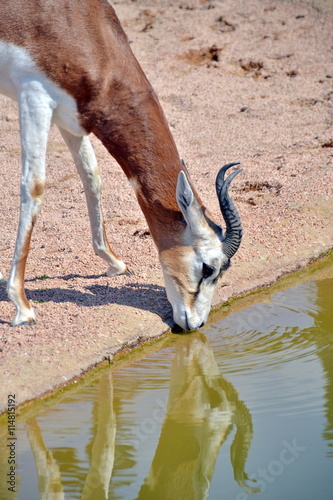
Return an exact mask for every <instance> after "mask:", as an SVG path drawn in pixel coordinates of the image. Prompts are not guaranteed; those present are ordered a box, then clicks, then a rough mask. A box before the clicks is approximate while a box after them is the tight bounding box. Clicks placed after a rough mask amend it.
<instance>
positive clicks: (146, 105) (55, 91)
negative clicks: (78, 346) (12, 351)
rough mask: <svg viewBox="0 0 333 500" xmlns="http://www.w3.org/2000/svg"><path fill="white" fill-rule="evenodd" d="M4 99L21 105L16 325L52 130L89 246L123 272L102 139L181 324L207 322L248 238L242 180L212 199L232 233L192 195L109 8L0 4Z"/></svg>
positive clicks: (101, 1) (29, 318)
mask: <svg viewBox="0 0 333 500" xmlns="http://www.w3.org/2000/svg"><path fill="white" fill-rule="evenodd" d="M0 40H1V41H0V64H1V73H0V91H1V92H2V93H3V94H5V95H7V96H9V97H11V98H13V99H16V100H17V101H18V104H19V121H20V130H21V147H22V181H21V206H20V220H19V227H18V236H17V241H16V246H15V252H14V258H13V263H12V267H11V271H10V275H9V279H8V282H7V293H8V296H9V298H10V299H11V300H12V302H13V303H14V305H15V307H16V316H15V318H14V320H13V322H12V324H13V325H20V324H25V323H28V324H31V323H34V321H35V315H34V311H33V308H32V307H31V305H30V303H29V301H28V300H27V297H26V295H25V291H24V273H25V267H26V261H27V256H28V252H29V245H30V238H31V233H32V229H33V226H34V225H35V223H36V220H37V216H38V213H39V211H40V208H41V203H42V198H43V193H44V189H45V151H46V143H47V137H48V132H49V129H50V126H51V123H52V122H54V123H56V125H57V126H58V127H59V129H60V132H61V134H62V136H63V138H64V140H65V142H66V144H67V146H68V147H69V149H70V151H71V153H72V155H73V158H74V162H75V164H76V167H77V170H78V172H79V175H80V177H81V179H82V182H83V186H84V189H85V195H86V199H87V205H88V212H89V218H90V224H91V231H92V240H93V247H94V250H95V252H96V254H97V255H99V256H100V257H101V258H102V259H104V260H105V261H106V262H107V263H108V265H109V269H108V275H109V276H115V275H118V274H122V273H126V272H127V268H126V265H125V264H124V262H123V261H122V260H120V259H119V258H118V257H117V256H116V255H115V253H114V252H113V251H112V250H111V248H110V245H109V243H108V240H107V237H106V233H105V229H104V223H103V217H102V212H101V205H100V190H101V179H100V175H99V171H98V167H97V162H96V158H95V155H94V152H93V149H92V146H91V143H90V141H89V138H88V134H89V133H91V132H92V133H93V134H95V135H96V136H97V137H98V138H99V139H100V140H101V141H102V143H103V144H104V146H105V147H106V148H107V150H108V151H109V152H110V154H111V155H112V156H113V157H114V158H115V159H116V161H117V162H118V163H119V164H120V166H121V167H122V169H123V171H124V172H125V174H126V176H127V178H128V179H129V181H130V183H131V184H132V186H133V188H134V191H135V194H136V196H137V199H138V202H139V205H140V207H141V209H142V211H143V213H144V215H145V217H146V220H147V223H148V226H149V229H150V232H151V235H152V237H153V240H154V242H155V244H156V246H157V250H158V254H159V258H160V262H161V266H162V270H163V274H164V279H165V285H166V292H167V296H168V299H169V301H170V303H171V305H172V308H173V315H174V320H175V322H176V323H177V324H178V325H180V326H181V327H182V328H184V329H187V330H194V329H197V328H199V327H200V326H201V325H202V324H203V323H204V322H205V321H206V319H207V316H208V314H209V310H210V306H211V300H212V296H213V292H214V288H215V286H214V285H215V284H216V282H217V278H218V277H219V276H220V275H221V274H222V273H223V272H224V271H225V270H226V269H227V267H228V266H229V263H230V259H231V257H232V256H233V255H234V253H235V252H236V251H237V249H238V247H239V245H240V241H241V236H242V229H241V224H240V219H239V216H238V213H237V210H236V208H235V207H234V205H233V202H232V200H231V199H230V197H229V195H228V186H229V184H230V182H231V180H232V179H233V178H234V176H235V175H236V174H237V173H238V172H239V171H240V170H238V171H235V172H233V173H232V174H231V175H229V177H228V178H227V179H226V180H224V175H225V172H226V170H227V169H228V168H229V167H230V166H231V165H232V164H229V165H226V166H225V167H223V168H222V169H221V171H220V172H219V174H218V176H217V179H216V190H217V195H218V199H219V202H220V207H221V211H222V215H223V217H224V220H225V223H226V234H225V235H223V232H222V229H221V227H220V226H219V225H218V224H216V223H215V222H213V220H212V218H211V216H210V215H209V213H208V212H207V210H206V209H205V207H204V206H203V204H202V202H201V200H200V198H199V197H198V195H197V193H196V191H195V190H194V188H193V187H192V184H191V181H190V179H189V177H188V175H187V172H186V168H185V167H184V164H183V163H182V162H181V160H180V158H179V154H178V152H177V148H176V145H175V143H174V140H173V137H172V135H171V132H170V130H169V127H168V124H167V121H166V119H165V116H164V114H163V111H162V109H161V106H160V104H159V101H158V99H157V96H156V94H155V92H154V90H153V89H152V87H151V85H150V83H149V82H148V80H147V78H146V76H145V74H144V73H143V70H142V69H141V67H140V65H139V63H138V61H137V60H136V58H135V56H134V55H133V53H132V50H131V48H130V45H129V42H128V40H127V37H126V35H125V33H124V31H123V29H122V27H121V25H120V22H119V20H118V18H117V16H116V14H115V11H114V10H113V8H112V7H111V6H110V5H109V3H108V2H107V1H106V0H71V1H70V2H68V1H66V0H10V1H4V2H1V4H0Z"/></svg>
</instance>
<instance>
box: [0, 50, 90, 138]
mask: <svg viewBox="0 0 333 500" xmlns="http://www.w3.org/2000/svg"><path fill="white" fill-rule="evenodd" d="M28 81H36V82H39V83H40V84H42V85H43V88H44V90H45V91H46V92H47V94H48V96H49V97H50V98H51V100H52V101H53V104H54V106H53V107H54V112H53V117H52V121H53V122H54V123H56V124H57V125H58V126H59V127H61V128H63V129H65V130H67V131H68V132H70V133H72V134H73V135H76V136H82V135H86V131H85V130H84V129H83V128H82V127H81V125H80V122H79V118H78V111H77V104H76V101H75V99H74V98H73V97H72V96H70V95H69V94H68V93H67V92H66V91H65V90H63V89H61V88H60V87H59V86H58V85H57V84H56V83H54V82H52V80H50V79H49V78H48V77H47V76H45V75H44V74H43V73H42V72H41V71H40V70H39V69H38V68H37V66H36V64H35V63H34V61H33V59H32V57H31V56H30V54H29V52H28V51H27V49H25V48H24V47H18V46H16V45H13V44H11V43H8V42H4V41H2V40H0V93H1V94H4V95H6V96H8V97H10V98H11V99H14V100H16V101H19V96H20V90H21V88H22V85H23V84H25V83H26V82H28Z"/></svg>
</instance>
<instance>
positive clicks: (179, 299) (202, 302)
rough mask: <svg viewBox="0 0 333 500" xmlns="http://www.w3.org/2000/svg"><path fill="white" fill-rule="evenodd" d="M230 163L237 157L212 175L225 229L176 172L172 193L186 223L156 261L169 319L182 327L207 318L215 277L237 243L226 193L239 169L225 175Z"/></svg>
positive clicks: (238, 232)
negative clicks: (176, 180)
mask: <svg viewBox="0 0 333 500" xmlns="http://www.w3.org/2000/svg"><path fill="white" fill-rule="evenodd" d="M234 165H238V163H229V164H228V165H225V166H224V167H222V168H221V170H220V171H219V173H218V175H217V178H216V193H217V197H218V200H219V203H220V208H221V212H222V216H223V218H224V221H225V224H226V231H225V234H223V230H222V228H221V227H220V226H219V225H217V224H215V223H214V222H213V221H212V220H211V219H210V217H209V216H208V215H207V212H206V211H205V209H204V208H203V207H202V206H201V205H200V204H199V202H198V200H197V199H196V196H195V194H194V192H193V190H192V188H191V186H190V183H189V181H188V178H187V176H186V174H185V172H184V171H180V173H179V175H178V182H177V189H176V199H177V203H178V205H179V208H180V210H181V212H182V214H183V217H184V220H185V225H184V226H185V227H184V230H183V232H182V234H181V235H180V237H179V239H178V241H177V243H176V245H174V246H172V247H171V248H169V249H167V250H164V251H162V252H161V253H160V261H161V266H162V269H163V275H164V281H165V287H166V293H167V297H168V300H169V302H170V303H171V305H172V308H173V317H174V320H175V322H176V323H177V325H179V326H181V327H182V328H183V329H185V330H196V329H197V328H200V327H201V326H202V325H203V324H204V323H205V322H206V320H207V318H208V314H209V311H210V308H211V302H212V298H213V294H214V290H215V286H216V283H217V281H218V279H219V278H220V277H221V276H222V274H223V273H224V272H225V271H226V270H227V269H228V267H229V266H230V260H231V258H232V257H233V255H234V254H235V253H236V251H237V250H238V248H239V245H240V243H241V239H242V226H241V221H240V217H239V215H238V212H237V209H236V207H235V205H234V203H233V201H232V200H231V198H230V196H229V194H228V188H229V185H230V183H231V181H232V180H233V179H234V177H235V176H236V175H237V174H238V173H239V172H241V170H236V171H235V172H233V173H232V174H230V175H229V176H228V177H227V179H225V178H224V176H225V173H226V171H227V170H228V169H229V168H230V167H232V166H234Z"/></svg>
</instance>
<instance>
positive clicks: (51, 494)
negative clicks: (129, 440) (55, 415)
mask: <svg viewBox="0 0 333 500" xmlns="http://www.w3.org/2000/svg"><path fill="white" fill-rule="evenodd" d="M96 420H97V429H96V435H95V438H94V442H93V445H92V450H91V457H90V468H89V472H88V474H87V477H86V480H85V482H84V486H83V489H82V485H81V484H80V485H78V488H77V491H79V492H81V490H82V496H81V500H106V499H107V498H108V492H109V484H110V480H111V475H112V470H113V462H114V455H115V453H114V452H115V435H116V419H115V414H114V410H113V385H112V378H111V372H109V373H108V375H107V376H105V377H102V379H101V382H100V388H99V397H98V414H97V419H96ZM26 425H27V433H28V438H29V441H30V445H31V449H32V452H33V455H34V459H35V465H36V469H37V475H38V490H39V494H40V498H41V500H64V499H65V496H64V492H63V486H62V483H61V476H60V470H59V466H58V465H57V463H56V461H55V459H54V457H53V455H52V453H51V452H50V451H48V449H47V448H46V446H45V443H44V441H43V437H42V433H41V431H40V428H39V426H38V423H37V420H36V419H35V418H32V419H29V420H28V421H27V423H26Z"/></svg>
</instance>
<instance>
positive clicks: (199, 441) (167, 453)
mask: <svg viewBox="0 0 333 500" xmlns="http://www.w3.org/2000/svg"><path fill="white" fill-rule="evenodd" d="M98 399H99V400H98V414H97V418H96V420H97V429H96V435H95V438H94V442H93V445H92V451H91V464H90V470H89V473H88V475H87V477H86V480H85V483H84V486H83V492H82V500H89V499H93V500H104V499H106V498H108V491H109V484H110V480H111V475H112V471H113V465H114V456H115V434H116V420H115V412H114V403H113V388H112V380H111V374H108V375H107V376H105V377H103V378H102V379H101V385H100V394H99V398H98ZM234 425H235V426H236V434H235V437H234V440H233V443H232V445H231V450H230V459H231V463H232V467H233V470H234V477H235V479H236V481H237V482H238V483H239V484H240V485H241V486H242V487H244V488H245V489H246V490H247V491H249V492H255V491H258V490H257V489H255V488H250V487H248V486H247V484H246V480H247V476H246V473H245V462H246V458H247V455H248V452H249V449H250V445H251V440H252V435H253V428H252V420H251V415H250V413H249V411H248V409H247V408H246V406H245V405H244V403H243V402H242V401H240V400H239V399H238V395H237V392H236V390H235V389H234V388H233V386H232V385H231V384H230V383H229V382H227V381H226V380H224V379H223V378H222V376H221V374H220V371H219V369H218V366H217V364H216V361H215V358H214V354H213V352H212V349H211V347H210V345H209V343H208V341H207V340H206V338H205V337H204V336H203V335H202V334H193V335H191V336H186V337H182V338H179V339H178V341H177V343H176V357H175V359H174V362H173V365H172V369H171V380H170V391H169V398H168V404H167V411H166V415H165V419H164V424H163V426H162V431H161V435H160V439H159V443H158V446H157V449H156V452H155V456H154V459H153V462H152V464H151V467H150V471H149V475H148V477H147V479H146V481H145V483H144V485H142V487H141V489H140V492H139V496H138V499H140V500H142V499H144V498H149V499H155V498H156V499H158V500H163V499H166V498H173V499H177V498H181V499H184V498H186V499H188V500H191V499H196V500H197V499H200V500H203V499H205V498H207V495H208V491H209V487H210V481H211V478H212V476H213V472H214V468H215V462H216V460H217V456H218V453H219V450H220V447H221V445H222V444H223V443H224V442H225V440H226V439H227V437H228V435H229V433H230V432H231V430H232V428H233V426H234ZM36 426H37V424H36ZM28 432H29V433H30V434H35V436H29V438H30V442H31V443H32V441H33V440H34V442H35V444H34V447H33V452H34V456H35V461H36V467H37V470H38V477H43V476H45V475H46V474H47V471H45V467H48V463H47V461H46V460H45V458H44V457H45V456H46V455H47V456H48V457H52V455H51V454H50V452H48V451H47V450H46V448H45V445H44V443H43V440H42V439H41V438H40V439H36V435H38V433H39V434H40V431H39V429H38V426H37V429H36V428H32V427H31V426H30V427H28ZM38 446H39V448H38ZM41 457H42V459H41ZM116 462H117V459H116ZM118 465H119V464H118ZM115 467H116V468H117V463H116V464H115ZM55 472H56V471H55ZM55 472H54V473H53V483H52V481H44V482H42V481H39V488H41V487H43V488H45V485H47V486H48V487H49V490H48V491H49V496H47V492H46V491H45V490H44V491H41V490H40V493H41V495H42V494H43V495H44V496H41V498H45V499H52V500H53V499H54V500H62V498H63V496H62V497H61V496H59V497H53V496H52V495H51V492H52V491H53V490H52V489H51V485H52V484H53V485H55V484H57V485H59V488H60V486H61V480H60V473H59V469H58V472H57V474H56V473H55ZM80 489H81V487H80ZM57 491H60V489H58V490H57ZM61 491H62V490H61Z"/></svg>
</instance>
